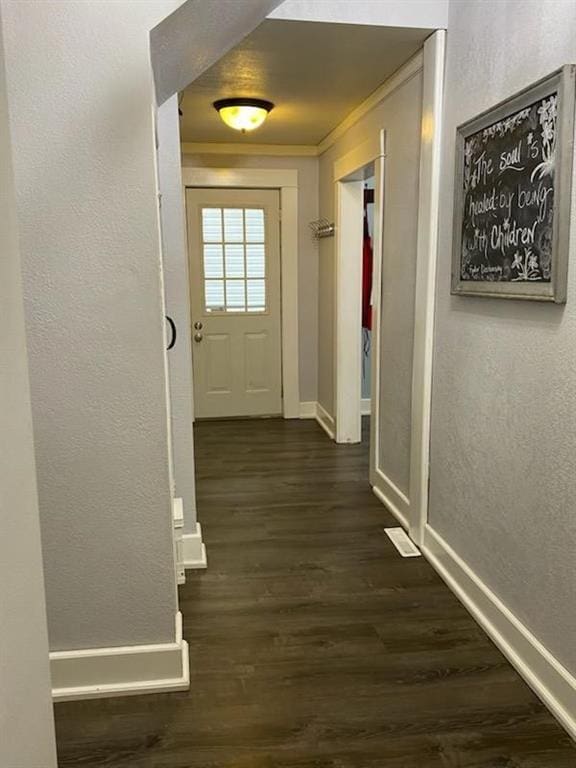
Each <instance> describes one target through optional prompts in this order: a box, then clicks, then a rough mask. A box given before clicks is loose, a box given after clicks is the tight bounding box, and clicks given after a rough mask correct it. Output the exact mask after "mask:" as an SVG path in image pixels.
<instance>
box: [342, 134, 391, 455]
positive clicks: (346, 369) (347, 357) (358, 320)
mask: <svg viewBox="0 0 576 768" xmlns="http://www.w3.org/2000/svg"><path fill="white" fill-rule="evenodd" d="M384 153H385V134H384V131H380V133H379V134H378V139H377V140H376V141H374V140H371V141H369V142H365V143H364V144H361V145H360V146H359V147H357V148H356V149H354V150H352V151H351V152H349V153H348V154H347V155H345V156H344V157H343V158H340V160H337V161H336V162H335V163H334V179H335V187H336V188H335V200H336V244H335V249H336V269H335V272H336V276H335V286H336V301H335V307H334V312H335V322H334V326H335V329H336V332H335V340H334V382H335V422H336V442H338V443H359V442H360V441H361V439H362V418H361V405H360V400H361V380H362V345H361V343H360V339H361V337H362V240H363V224H362V222H363V211H364V188H363V181H362V180H363V178H364V175H365V172H366V168H367V166H370V165H372V164H373V166H374V175H375V181H376V183H375V187H376V190H377V191H376V205H375V206H374V233H375V249H374V270H375V273H377V274H380V266H379V262H380V261H381V259H382V247H381V245H382V235H381V233H382V226H383V212H384V211H383V206H382V205H381V204H380V202H381V200H382V196H381V194H380V192H379V190H380V189H381V187H382V184H383V173H384ZM378 301H379V292H378V291H376V292H375V304H377V303H378ZM376 316H377V309H376V314H375V317H376ZM374 349H377V347H374ZM376 357H377V356H376ZM373 369H374V371H375V372H376V373H378V370H379V369H378V367H374V366H373ZM372 387H373V389H372V391H373V392H379V391H380V389H379V380H378V379H377V380H376V381H373V383H372ZM376 426H377V425H376ZM373 434H375V433H373V432H371V442H372V440H373Z"/></svg>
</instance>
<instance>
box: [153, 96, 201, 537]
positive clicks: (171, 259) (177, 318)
mask: <svg viewBox="0 0 576 768" xmlns="http://www.w3.org/2000/svg"><path fill="white" fill-rule="evenodd" d="M178 120H179V118H178V96H172V97H171V98H170V99H168V101H166V102H164V104H162V106H161V107H160V108H159V109H158V120H157V134H158V182H159V186H160V192H161V194H162V204H161V207H160V222H161V228H162V263H163V266H164V295H165V299H166V313H167V314H168V315H170V317H171V318H172V319H173V320H174V322H175V324H176V328H177V336H176V344H175V346H174V347H173V348H172V349H171V350H169V351H168V366H169V379H170V411H171V423H172V449H173V462H174V481H175V495H176V496H178V497H180V498H182V500H183V505H184V532H185V533H195V531H196V490H195V483H194V437H193V434H192V413H193V411H192V403H193V392H192V349H191V346H192V342H191V338H190V283H189V279H188V254H187V251H186V225H185V217H184V204H183V198H182V173H181V159H180V128H179V123H178Z"/></svg>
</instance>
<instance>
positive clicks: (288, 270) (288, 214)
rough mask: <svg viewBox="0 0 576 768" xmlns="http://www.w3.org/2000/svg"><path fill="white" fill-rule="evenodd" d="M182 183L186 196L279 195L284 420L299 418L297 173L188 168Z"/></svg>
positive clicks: (256, 169) (268, 170)
mask: <svg viewBox="0 0 576 768" xmlns="http://www.w3.org/2000/svg"><path fill="white" fill-rule="evenodd" d="M182 184H183V187H184V189H183V194H184V196H185V195H186V188H188V187H200V188H202V187H213V188H218V187H219V188H226V189H277V190H278V191H279V193H280V275H281V308H280V315H281V320H280V322H281V336H282V414H283V416H284V418H285V419H298V418H300V378H299V377H300V374H299V358H298V171H296V170H285V169H275V168H263V169H260V168H186V167H185V168H182ZM185 205H186V203H185V202H184V206H185ZM188 252H189V251H188Z"/></svg>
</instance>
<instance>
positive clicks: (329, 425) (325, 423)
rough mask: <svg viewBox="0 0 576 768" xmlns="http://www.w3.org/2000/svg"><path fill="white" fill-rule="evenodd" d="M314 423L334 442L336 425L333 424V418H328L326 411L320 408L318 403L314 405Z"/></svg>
mask: <svg viewBox="0 0 576 768" xmlns="http://www.w3.org/2000/svg"><path fill="white" fill-rule="evenodd" d="M316 421H317V422H318V424H320V426H321V427H322V429H323V430H324V432H326V434H327V435H328V437H329V438H330V439H331V440H334V439H335V437H336V424H335V423H334V418H333V417H332V416H330V414H329V413H328V411H327V410H326V409H325V408H324V407H323V406H321V405H320V403H316Z"/></svg>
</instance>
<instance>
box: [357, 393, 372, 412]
mask: <svg viewBox="0 0 576 768" xmlns="http://www.w3.org/2000/svg"><path fill="white" fill-rule="evenodd" d="M371 413H372V399H371V398H370V397H363V398H362V400H361V401H360V415H361V416H370V414H371Z"/></svg>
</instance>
